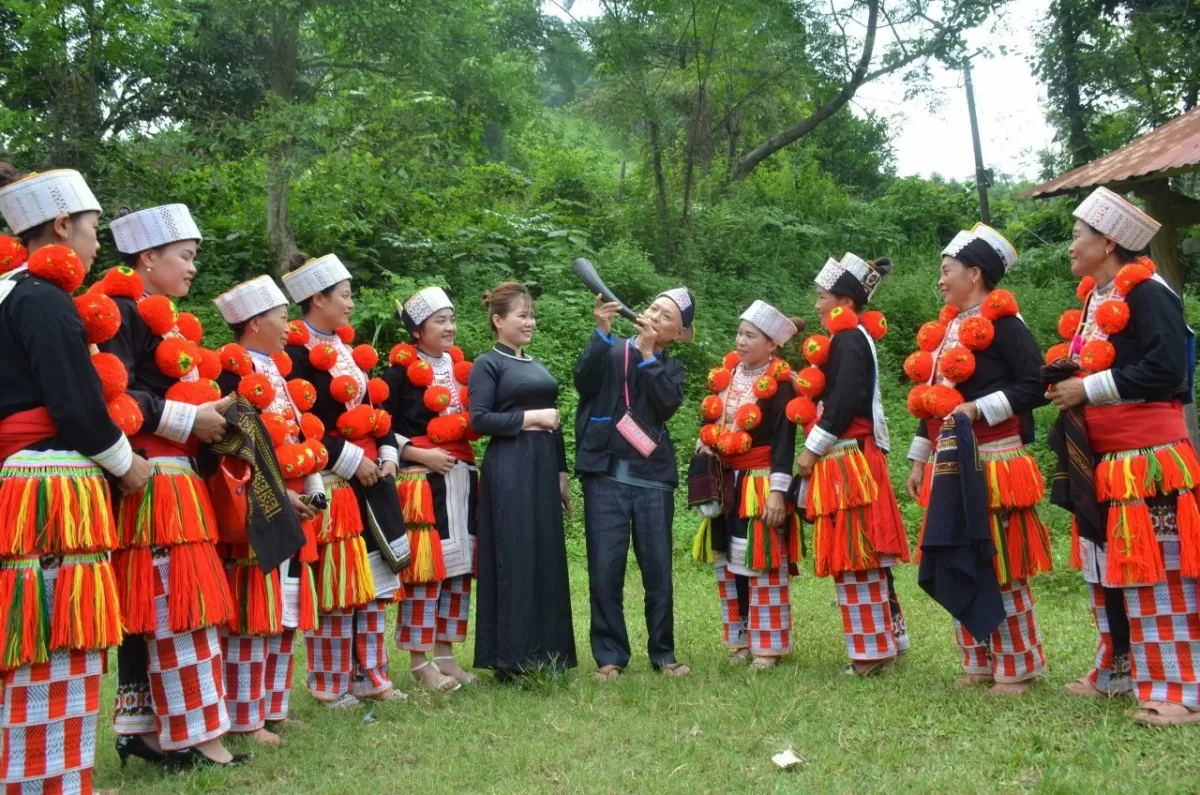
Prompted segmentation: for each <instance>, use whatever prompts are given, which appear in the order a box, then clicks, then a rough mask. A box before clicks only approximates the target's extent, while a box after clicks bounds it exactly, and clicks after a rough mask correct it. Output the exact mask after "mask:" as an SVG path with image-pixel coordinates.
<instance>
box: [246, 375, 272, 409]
mask: <svg viewBox="0 0 1200 795" xmlns="http://www.w3.org/2000/svg"><path fill="white" fill-rule="evenodd" d="M238 394H239V395H241V396H242V397H244V398H246V400H248V401H250V405H251V406H254V408H256V409H258V410H259V411H264V410H265V409H266V408H267V407H268V406H270V405H271V404H272V403H274V402H275V387H273V386H271V379H270V378H268V377H267V376H265V375H263V374H262V373H251V374H250V375H247V376H243V377H242V380H241V381H239V382H238Z"/></svg>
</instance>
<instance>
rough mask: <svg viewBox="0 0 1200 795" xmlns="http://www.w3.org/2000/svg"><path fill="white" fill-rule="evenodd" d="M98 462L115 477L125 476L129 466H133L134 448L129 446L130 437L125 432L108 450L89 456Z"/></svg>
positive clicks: (98, 464) (97, 463)
mask: <svg viewBox="0 0 1200 795" xmlns="http://www.w3.org/2000/svg"><path fill="white" fill-rule="evenodd" d="M89 458H91V459H92V460H93V461H95V462H96V466H98V467H100V468H102V469H104V470H105V471H106V472H108V473H109V474H110V475H112V476H113V477H118V478H119V477H124V475H125V473H126V472H128V471H129V468H130V467H131V466H133V448H132V447H130V446H129V439H127V438H126V437H125V435H124V434H122V435H121V438H119V439H117V441H115V442H114V443H113V444H112V446H110V447H109V448H108V449H107V450H104V451H102V452H99V453H96V455H93V456H89Z"/></svg>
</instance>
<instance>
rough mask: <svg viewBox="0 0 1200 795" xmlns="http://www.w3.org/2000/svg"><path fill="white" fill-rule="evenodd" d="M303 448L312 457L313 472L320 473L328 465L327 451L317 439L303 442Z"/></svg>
mask: <svg viewBox="0 0 1200 795" xmlns="http://www.w3.org/2000/svg"><path fill="white" fill-rule="evenodd" d="M305 447H307V448H308V451H309V452H310V453H312V455H313V470H312V471H313V472H321V471H322V470H324V469H325V467H326V466H327V465H328V464H329V450H328V449H327V448H326V447H325V445H324V444H322V443H321V441H320V440H319V439H316V438H313V439H309V440H308V441H307V442H305Z"/></svg>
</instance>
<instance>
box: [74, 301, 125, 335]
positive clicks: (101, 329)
mask: <svg viewBox="0 0 1200 795" xmlns="http://www.w3.org/2000/svg"><path fill="white" fill-rule="evenodd" d="M75 311H76V312H78V313H79V319H80V320H82V321H83V330H84V331H86V332H87V341H88V344H90V345H99V344H100V343H102V342H108V341H109V340H111V339H112V338H113V337H114V336H116V333H117V329H119V328H121V310H120V309H118V308H117V302H116V301H114V300H112V299H111V298H109V297H108V296H107V295H104V294H103V293H84V294H83V295H81V296H79V297H78V298H76V299H75Z"/></svg>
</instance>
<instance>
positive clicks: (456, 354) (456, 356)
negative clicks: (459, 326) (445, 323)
mask: <svg viewBox="0 0 1200 795" xmlns="http://www.w3.org/2000/svg"><path fill="white" fill-rule="evenodd" d="M446 353H448V354H450V361H452V362H454V363H455V364H458V363H459V362H465V361H466V360H467V357H466V354H464V353H463V351H462V348H460V347H458V346H457V345H451V346H450V350H448V351H446Z"/></svg>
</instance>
